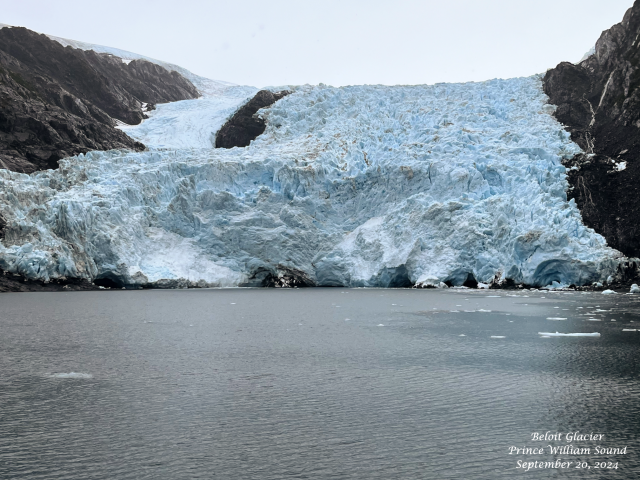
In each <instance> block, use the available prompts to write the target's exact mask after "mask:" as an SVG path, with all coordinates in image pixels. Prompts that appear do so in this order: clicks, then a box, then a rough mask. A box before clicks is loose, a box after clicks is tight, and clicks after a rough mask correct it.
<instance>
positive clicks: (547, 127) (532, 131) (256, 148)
mask: <svg viewBox="0 0 640 480" xmlns="http://www.w3.org/2000/svg"><path fill="white" fill-rule="evenodd" d="M205 83H206V82H205ZM196 86H197V85H196ZM286 89H288V90H289V91H291V94H290V95H288V96H286V97H284V98H283V99H281V100H279V101H278V102H277V103H275V104H274V105H273V106H271V107H269V108H266V109H263V110H261V111H260V112H259V113H258V114H259V115H262V116H263V118H264V119H265V120H266V122H267V130H266V131H265V133H264V134H263V135H261V136H259V137H258V138H257V139H255V140H254V141H253V142H252V143H251V145H249V146H248V147H244V148H232V149H215V148H213V142H214V140H215V133H216V132H217V130H218V129H219V128H220V127H221V125H222V124H223V123H224V121H225V120H226V119H228V118H229V117H230V116H231V115H232V114H233V113H234V112H235V111H236V110H237V109H238V108H239V107H240V106H241V105H242V104H243V103H244V102H246V101H247V99H248V98H250V97H251V96H252V95H253V94H254V93H255V92H256V91H257V90H256V89H253V88H252V87H238V86H232V85H218V87H216V88H211V89H209V90H206V89H205V90H203V94H204V95H203V97H202V98H200V99H197V100H187V101H182V102H175V103H172V104H166V105H158V108H157V110H156V111H154V112H151V115H150V118H149V119H147V120H145V121H144V122H143V123H142V124H140V125H137V126H123V127H121V128H123V130H124V131H126V132H127V134H129V135H130V136H132V137H134V138H136V139H137V140H140V141H142V142H143V143H145V144H146V145H147V146H148V147H149V148H148V150H147V151H144V152H129V151H117V150H112V151H108V152H90V153H88V154H86V155H79V156H77V157H71V158H67V159H64V160H61V161H60V167H59V168H58V169H57V170H49V171H42V172H36V173H33V174H30V175H26V174H18V173H15V172H9V171H7V170H0V185H1V187H0V191H1V192H2V194H1V195H0V211H1V212H2V216H3V220H4V223H5V224H6V225H5V227H4V233H3V238H1V239H0V241H1V243H0V268H2V269H4V270H6V271H9V272H12V273H16V274H20V275H23V276H25V277H26V278H29V279H40V280H44V281H49V280H52V279H61V278H71V277H73V278H84V279H87V280H90V281H95V282H98V281H100V280H102V281H105V280H107V281H109V282H112V284H114V285H118V286H125V287H127V288H129V287H132V288H136V287H144V286H148V287H196V286H198V287H231V286H261V285H265V284H266V283H265V282H267V281H269V282H271V283H270V284H275V285H287V282H288V281H289V280H288V279H291V278H292V277H295V278H297V279H298V280H300V279H302V280H301V281H302V283H303V284H306V285H321V286H350V287H402V286H438V285H442V282H445V283H448V284H450V285H462V284H463V283H464V282H465V281H466V280H467V279H469V278H470V277H472V278H473V279H475V280H476V281H478V282H484V283H491V282H494V283H495V282H502V281H505V280H512V281H514V282H516V283H524V284H528V285H532V286H545V285H549V284H551V283H552V282H558V283H561V284H577V285H584V284H587V283H591V282H594V281H599V280H600V281H601V280H602V279H604V278H607V277H608V276H609V275H612V274H615V271H616V268H617V265H618V263H619V262H620V261H621V258H622V255H621V254H620V252H618V251H616V250H614V249H611V248H610V247H608V246H607V245H606V242H605V240H604V238H603V237H602V236H600V235H599V234H597V233H595V232H594V231H593V230H592V229H590V228H587V227H585V225H584V224H583V222H582V218H581V216H580V212H579V211H578V209H577V208H576V205H575V203H574V202H573V201H569V202H568V201H567V196H566V189H567V187H568V184H567V180H566V169H565V167H564V166H563V165H562V163H561V160H562V159H563V158H570V157H572V156H574V155H575V154H577V153H580V152H581V150H580V148H579V147H578V146H577V145H576V144H575V143H573V142H572V141H571V140H570V136H569V133H568V132H566V131H565V130H564V128H563V126H562V125H561V124H559V123H558V122H557V121H556V120H555V119H554V117H553V116H552V112H553V111H554V108H555V107H553V106H552V105H548V104H547V97H546V95H545V94H544V93H543V91H542V80H541V77H540V76H539V75H536V76H532V77H528V78H514V79H508V80H501V79H496V80H489V81H485V82H479V83H465V84H436V85H422V86H394V87H389V86H376V85H370V86H349V87H340V88H334V87H330V86H326V85H322V84H320V85H318V86H310V85H303V86H287V87H286ZM274 282H275V283H274Z"/></svg>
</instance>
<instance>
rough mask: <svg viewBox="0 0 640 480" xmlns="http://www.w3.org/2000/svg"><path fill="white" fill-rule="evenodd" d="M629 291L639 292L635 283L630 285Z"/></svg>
mask: <svg viewBox="0 0 640 480" xmlns="http://www.w3.org/2000/svg"><path fill="white" fill-rule="evenodd" d="M629 293H640V287H638V284H637V283H634V284H633V285H631V290H629Z"/></svg>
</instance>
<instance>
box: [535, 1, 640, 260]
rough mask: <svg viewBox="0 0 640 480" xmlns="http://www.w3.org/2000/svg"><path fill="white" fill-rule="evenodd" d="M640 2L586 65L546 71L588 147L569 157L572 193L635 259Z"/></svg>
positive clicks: (639, 191)
mask: <svg viewBox="0 0 640 480" xmlns="http://www.w3.org/2000/svg"><path fill="white" fill-rule="evenodd" d="M639 36H640V2H639V1H636V2H635V3H634V5H633V7H631V8H630V9H629V10H628V11H627V12H626V14H625V16H624V18H623V20H622V22H621V23H619V24H617V25H614V26H613V27H611V28H610V29H609V30H606V31H605V32H603V33H602V35H601V36H600V38H599V39H598V42H597V43H596V47H595V49H594V53H593V54H592V55H590V56H588V57H587V58H586V59H584V60H583V61H582V62H580V63H579V64H578V65H573V64H571V63H567V62H564V63H561V64H559V65H558V66H557V67H556V68H554V69H551V70H549V71H548V72H547V73H546V75H545V77H544V91H545V93H546V94H547V95H549V98H550V102H551V103H553V104H555V105H557V106H558V108H557V110H556V112H555V116H556V118H557V119H558V120H559V121H560V122H562V123H563V124H564V125H566V127H567V130H568V131H569V132H571V138H572V140H573V141H575V142H576V143H577V144H578V145H580V147H581V148H582V149H583V151H584V152H585V154H584V155H578V156H576V157H575V158H571V159H567V161H566V162H565V165H566V166H567V167H569V168H570V170H569V176H568V178H569V183H570V189H569V192H568V194H569V198H573V199H575V201H576V203H577V205H578V207H579V208H580V211H581V213H582V216H583V218H584V221H585V224H586V225H588V226H590V227H592V228H594V229H595V230H596V231H597V232H599V233H601V234H602V235H603V236H604V237H605V238H606V239H607V243H608V244H609V245H611V246H612V247H614V248H616V249H618V250H620V251H621V252H623V253H624V254H625V255H627V256H629V257H640V223H639V222H638V218H639V217H640V48H639V47H640V41H639Z"/></svg>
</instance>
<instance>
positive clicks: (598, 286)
mask: <svg viewBox="0 0 640 480" xmlns="http://www.w3.org/2000/svg"><path fill="white" fill-rule="evenodd" d="M593 286H594V287H596V288H600V287H602V284H601V283H600V282H594V283H593Z"/></svg>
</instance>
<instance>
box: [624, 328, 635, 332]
mask: <svg viewBox="0 0 640 480" xmlns="http://www.w3.org/2000/svg"><path fill="white" fill-rule="evenodd" d="M622 331H623V332H637V331H638V329H637V328H623V329H622Z"/></svg>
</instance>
